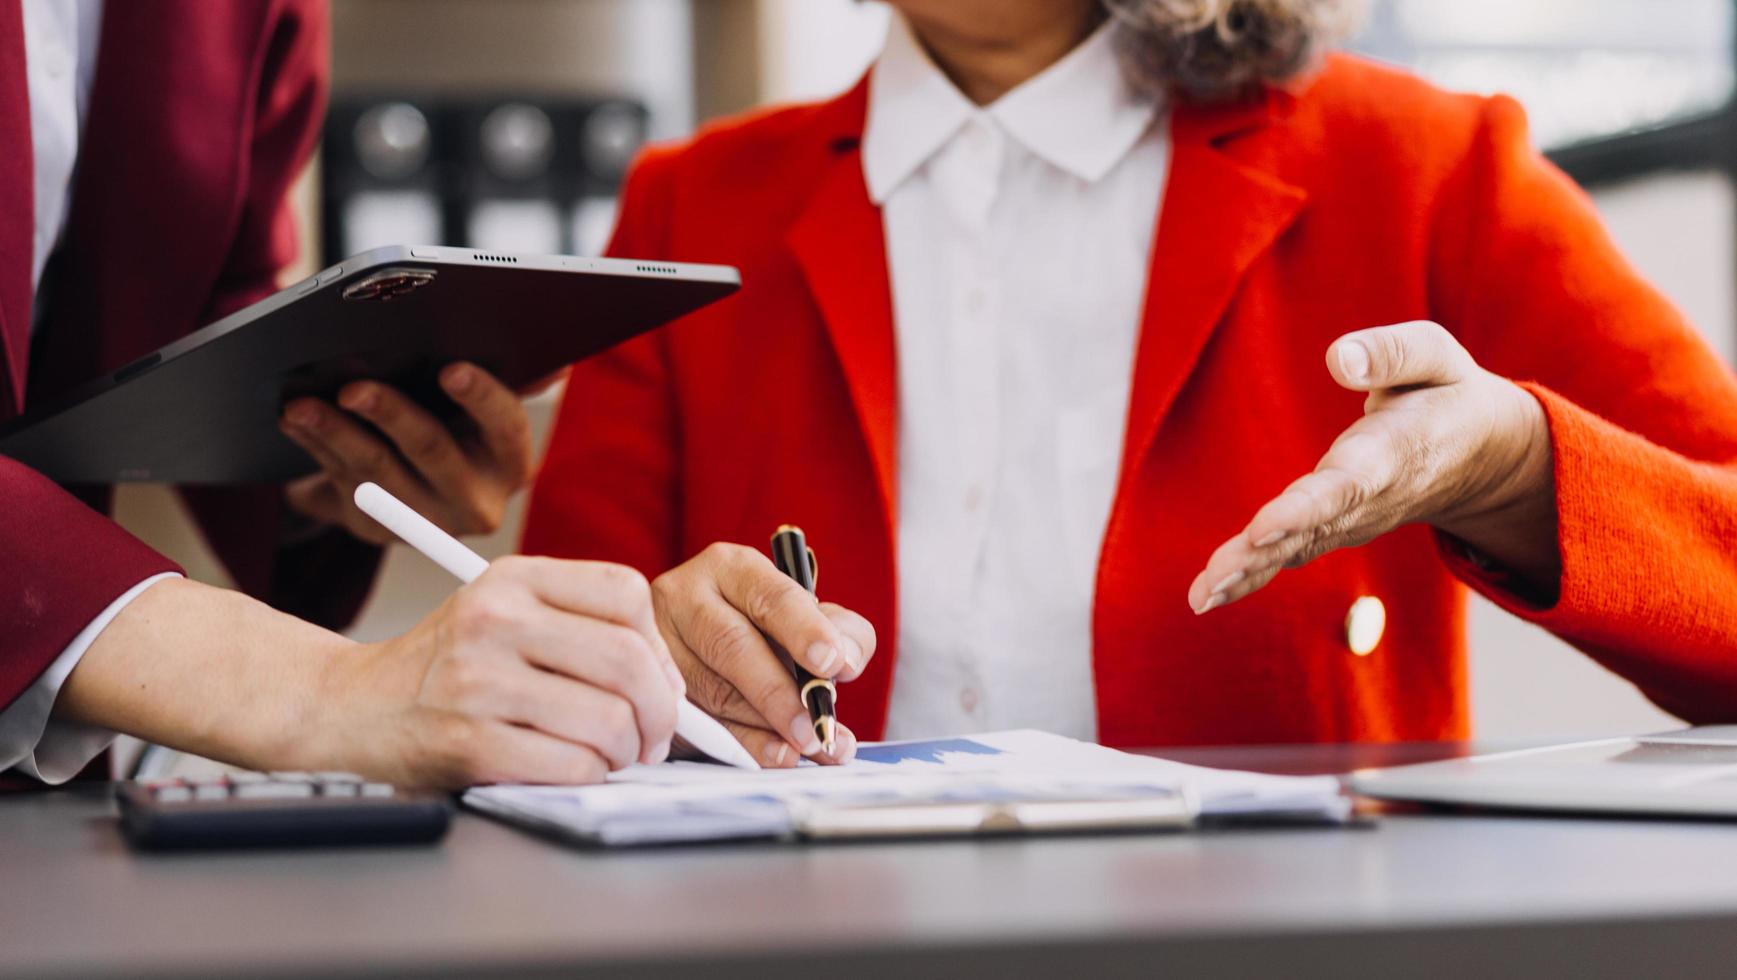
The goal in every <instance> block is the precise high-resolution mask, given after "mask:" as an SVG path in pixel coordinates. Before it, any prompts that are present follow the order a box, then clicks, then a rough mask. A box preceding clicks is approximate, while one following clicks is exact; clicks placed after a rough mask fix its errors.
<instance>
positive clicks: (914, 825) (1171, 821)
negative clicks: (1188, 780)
mask: <svg viewBox="0 0 1737 980" xmlns="http://www.w3.org/2000/svg"><path fill="white" fill-rule="evenodd" d="M792 817H793V820H792V825H793V827H792V829H793V830H794V832H795V834H796V836H798V837H801V838H805V839H808V840H886V839H908V838H913V837H1006V836H1019V835H1032V834H1089V833H1139V832H1162V831H1185V830H1191V829H1193V828H1194V826H1195V824H1196V822H1197V821H1198V820H1199V817H1200V801H1199V798H1198V797H1197V796H1196V795H1195V794H1194V793H1192V792H1188V791H1186V790H1184V791H1182V792H1177V793H1169V794H1164V795H1141V796H1125V797H1057V798H1049V799H1046V798H1037V799H1024V800H995V801H977V802H972V801H951V802H941V803H875V804H855V805H852V804H840V805H833V804H816V805H809V806H805V807H801V808H798V809H797V810H796V812H794V813H793V814H792Z"/></svg>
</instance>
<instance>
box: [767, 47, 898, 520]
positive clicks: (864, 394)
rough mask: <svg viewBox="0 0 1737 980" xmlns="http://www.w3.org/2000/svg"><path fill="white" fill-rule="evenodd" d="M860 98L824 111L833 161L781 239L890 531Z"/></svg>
mask: <svg viewBox="0 0 1737 980" xmlns="http://www.w3.org/2000/svg"><path fill="white" fill-rule="evenodd" d="M867 100H868V85H867V81H866V79H865V81H864V82H862V83H859V84H858V85H857V87H856V88H855V89H854V90H852V91H851V92H850V93H849V94H847V95H845V96H843V97H842V98H840V99H839V100H838V101H836V102H834V103H833V104H832V105H831V106H828V107H827V113H828V116H829V118H828V119H827V120H826V125H825V126H824V127H823V131H824V134H825V136H826V138H827V139H829V140H830V141H831V145H832V147H833V149H834V156H833V159H832V162H831V164H830V165H829V167H828V169H827V172H826V173H825V175H824V176H822V178H821V180H820V183H819V184H818V186H817V188H816V190H815V192H814V194H813V196H812V197H810V198H809V200H808V203H807V205H806V206H805V207H804V209H803V211H802V213H801V215H800V216H799V217H798V218H797V219H796V221H795V222H794V223H793V224H792V226H791V228H790V232H789V235H788V239H787V240H788V243H789V245H790V249H791V251H792V253H793V254H794V255H795V257H796V262H797V264H798V265H799V266H800V267H801V269H802V273H803V276H804V278H805V279H806V280H807V282H808V288H809V290H810V291H811V292H812V293H813V294H814V300H815V303H816V305H817V306H819V308H820V313H821V317H822V319H823V320H824V321H825V322H826V329H827V333H828V335H829V336H830V338H831V340H832V345H833V349H834V350H835V351H836V352H837V353H838V359H839V362H840V364H841V366H842V367H843V369H844V376H845V381H846V383H847V384H848V385H849V387H850V395H851V402H852V404H853V405H855V407H856V413H857V421H858V423H859V424H860V425H861V426H862V430H863V435H864V438H865V439H866V441H867V443H868V447H869V454H870V455H871V456H872V457H873V459H874V467H875V475H876V477H877V482H878V484H879V489H880V494H881V503H882V506H883V507H884V508H885V512H886V515H887V526H888V527H889V528H891V527H893V526H894V521H895V515H896V514H897V501H898V493H897V481H896V479H895V474H896V473H897V458H898V457H897V453H898V409H899V398H898V365H897V362H896V360H895V357H894V353H893V309H892V297H891V292H892V290H891V286H890V280H889V277H888V274H887V249H886V238H885V229H884V227H883V225H882V224H881V211H880V208H878V207H876V206H875V205H874V203H873V202H872V201H871V200H870V199H869V194H868V187H867V185H866V184H865V183H864V178H863V170H862V148H861V141H862V128H863V117H864V112H865V109H866V106H867Z"/></svg>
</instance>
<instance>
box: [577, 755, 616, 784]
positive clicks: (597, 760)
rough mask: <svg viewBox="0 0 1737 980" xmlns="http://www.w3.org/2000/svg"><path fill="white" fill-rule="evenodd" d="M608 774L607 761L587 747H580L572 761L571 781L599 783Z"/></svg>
mask: <svg viewBox="0 0 1737 980" xmlns="http://www.w3.org/2000/svg"><path fill="white" fill-rule="evenodd" d="M608 775H609V763H608V761H607V760H605V759H604V758H603V757H602V756H600V755H598V754H597V753H595V752H592V751H591V750H589V749H581V750H580V753H579V756H578V758H577V759H575V761H574V766H573V774H572V777H571V778H572V781H573V782H575V783H580V784H585V783H601V782H603V780H604V779H605V778H606V777H608Z"/></svg>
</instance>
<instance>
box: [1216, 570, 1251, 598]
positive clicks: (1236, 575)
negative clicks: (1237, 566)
mask: <svg viewBox="0 0 1737 980" xmlns="http://www.w3.org/2000/svg"><path fill="white" fill-rule="evenodd" d="M1243 578H1244V573H1243V572H1242V571H1241V570H1238V571H1234V572H1231V573H1230V574H1229V575H1226V576H1225V577H1224V578H1222V579H1219V580H1218V584H1217V585H1215V586H1213V587H1212V594H1213V595H1219V594H1220V593H1223V592H1228V591H1229V590H1230V587H1231V586H1233V585H1235V584H1236V583H1238V582H1241V581H1242V580H1243Z"/></svg>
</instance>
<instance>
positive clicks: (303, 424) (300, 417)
mask: <svg viewBox="0 0 1737 980" xmlns="http://www.w3.org/2000/svg"><path fill="white" fill-rule="evenodd" d="M284 417H285V418H288V419H289V420H290V424H291V425H293V426H296V427H297V428H301V429H312V428H314V427H315V426H317V425H319V424H320V410H319V409H317V408H315V407H314V406H312V405H310V404H308V403H307V402H297V403H296V404H294V405H291V406H290V407H289V408H288V409H287V410H286V411H285V412H284Z"/></svg>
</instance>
